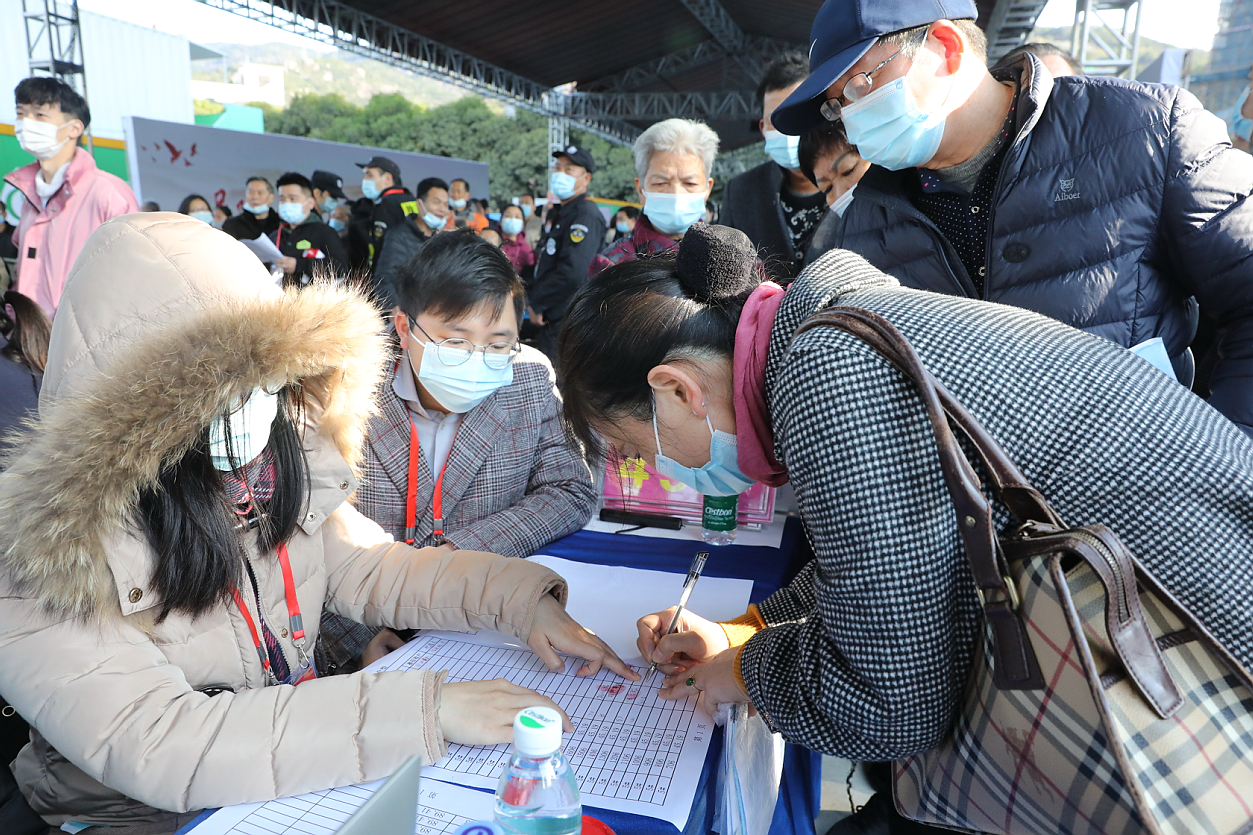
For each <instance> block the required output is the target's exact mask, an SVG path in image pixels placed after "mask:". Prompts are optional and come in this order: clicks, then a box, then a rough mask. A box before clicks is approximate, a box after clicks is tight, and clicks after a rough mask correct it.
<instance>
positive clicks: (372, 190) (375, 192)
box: [361, 177, 382, 200]
mask: <svg viewBox="0 0 1253 835" xmlns="http://www.w3.org/2000/svg"><path fill="white" fill-rule="evenodd" d="M361 193H362V194H364V195H365V196H366V197H368V198H369V199H371V200H378V199H379V195H380V194H382V192H381V191H379V187H378V183H376V182H374V181H373V180H370V179H366V178H365V177H362V178H361Z"/></svg>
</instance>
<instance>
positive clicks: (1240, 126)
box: [1231, 87, 1253, 142]
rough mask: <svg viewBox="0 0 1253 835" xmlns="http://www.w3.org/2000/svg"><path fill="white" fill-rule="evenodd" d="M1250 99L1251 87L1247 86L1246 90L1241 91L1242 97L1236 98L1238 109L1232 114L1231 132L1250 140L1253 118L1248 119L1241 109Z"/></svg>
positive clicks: (1252, 132) (1246, 140) (1247, 140)
mask: <svg viewBox="0 0 1253 835" xmlns="http://www.w3.org/2000/svg"><path fill="white" fill-rule="evenodd" d="M1248 100H1249V88H1248V87H1245V88H1244V92H1242V93H1240V98H1238V99H1236V109H1235V110H1234V111H1233V112H1232V116H1231V132H1232V133H1234V134H1235V135H1236V136H1238V137H1240V138H1241V139H1243V140H1244V141H1245V142H1249V141H1250V139H1249V135H1250V134H1253V119H1246V118H1245V117H1243V116H1241V115H1240V110H1241V109H1242V108H1243V107H1244V103H1245V102H1246V101H1248Z"/></svg>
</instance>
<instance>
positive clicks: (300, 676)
mask: <svg viewBox="0 0 1253 835" xmlns="http://www.w3.org/2000/svg"><path fill="white" fill-rule="evenodd" d="M278 564H279V567H280V568H282V570H283V599H284V600H285V601H286V603H287V620H288V625H289V627H290V629H291V639H292V644H294V645H295V647H296V666H295V667H292V669H291V672H290V673H289V674H288V675H287V677H286V678H285V679H284V680H283V681H281V682H280V681H279V680H278V678H277V677H276V676H275V675H274V670H273V668H272V667H271V666H270V653H269V651H268V650H267V649H266V648H265V644H264V643H263V642H262V640H261V633H260V631H259V630H258V629H257V624H256V622H255V621H253V619H252V614H251V613H250V612H249V611H248V606H247V605H245V603H244V598H243V595H241V594H240V593H239V589H234V591H233V596H234V598H235V605H236V607H238V608H239V613H240V614H241V615H243V617H244V621H245V622H247V624H248V631H249V632H250V633H251V634H252V643H253V646H254V647H255V648H256V650H257V658H258V659H259V660H260V661H261V669H262V670H264V671H265V679H266V683H267V684H291V685H297V684H304V683H305V682H306V681H309V680H310V679H314V678H317V671H316V670H314V668H313V659H312V658H311V657H310V656H309V654H308V653H307V652H305V627H304V619H303V618H302V617H301V616H300V601H299V600H297V599H296V582H295V579H294V578H293V577H292V570H291V560H290V559H289V558H288V556H287V543H285V542H283V543H279V546H278Z"/></svg>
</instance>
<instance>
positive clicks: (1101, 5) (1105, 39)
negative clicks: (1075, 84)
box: [1070, 0, 1143, 78]
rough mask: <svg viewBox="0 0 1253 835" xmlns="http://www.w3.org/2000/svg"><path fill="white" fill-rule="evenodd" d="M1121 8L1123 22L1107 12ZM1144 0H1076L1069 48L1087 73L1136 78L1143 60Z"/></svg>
mask: <svg viewBox="0 0 1253 835" xmlns="http://www.w3.org/2000/svg"><path fill="white" fill-rule="evenodd" d="M1111 11H1113V12H1122V15H1123V16H1122V25H1121V26H1116V25H1114V24H1112V23H1110V21H1109V19H1108V18H1107V16H1106V14H1105V13H1106V12H1111ZM1142 17H1143V7H1142V4H1141V0H1076V2H1075V24H1074V28H1073V29H1072V34H1071V49H1070V52H1071V54H1072V55H1074V56H1075V57H1076V58H1077V59H1078V60H1079V63H1080V64H1081V65H1082V66H1083V71H1084V72H1085V73H1086V74H1088V75H1111V76H1121V77H1124V78H1135V76H1136V67H1137V65H1138V64H1139V62H1140V19H1141V18H1142Z"/></svg>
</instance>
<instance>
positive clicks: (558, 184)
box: [548, 171, 578, 200]
mask: <svg viewBox="0 0 1253 835" xmlns="http://www.w3.org/2000/svg"><path fill="white" fill-rule="evenodd" d="M576 185H578V180H576V179H575V178H574V177H571V176H570V175H569V174H567V173H566V172H564V171H554V172H553V175H552V177H551V178H550V179H549V181H548V187H549V188H551V189H552V190H553V194H555V195H557V199H558V200H569V199H570V198H571V197H573V196H574V189H575V186H576Z"/></svg>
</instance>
